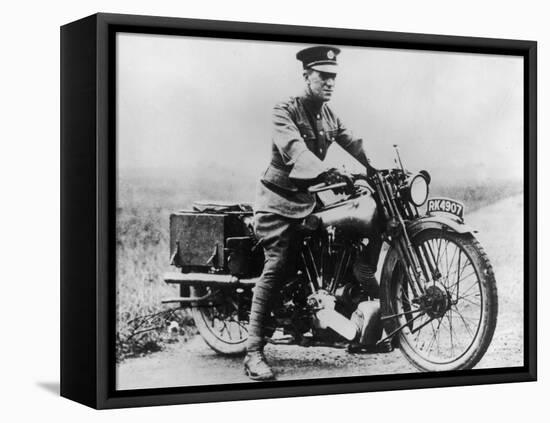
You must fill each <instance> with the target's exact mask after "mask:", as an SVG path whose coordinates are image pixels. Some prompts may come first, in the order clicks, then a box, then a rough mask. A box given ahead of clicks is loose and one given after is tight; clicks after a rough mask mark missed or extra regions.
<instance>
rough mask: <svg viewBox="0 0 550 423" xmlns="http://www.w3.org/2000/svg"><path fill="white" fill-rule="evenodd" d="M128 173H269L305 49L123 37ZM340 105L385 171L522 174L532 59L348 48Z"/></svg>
mask: <svg viewBox="0 0 550 423" xmlns="http://www.w3.org/2000/svg"><path fill="white" fill-rule="evenodd" d="M117 43H118V44H117V51H118V57H117V89H118V91H117V143H118V165H119V169H121V170H125V169H141V168H149V169H163V170H165V171H168V172H174V174H175V176H177V172H178V169H181V168H183V167H187V166H190V165H192V166H200V165H206V166H208V165H211V164H220V165H223V166H224V167H227V166H229V167H232V166H234V167H235V169H236V171H237V172H242V173H245V174H259V173H260V172H261V170H262V169H263V168H265V166H266V164H267V163H268V161H269V154H270V149H271V135H270V134H271V111H272V109H273V106H274V105H275V104H276V103H277V102H280V101H283V100H285V99H288V97H290V96H293V95H299V94H301V93H302V92H303V89H304V88H303V87H304V82H303V78H302V76H301V64H300V63H299V62H298V61H297V60H296V59H295V54H296V52H297V51H298V50H299V49H301V48H303V47H305V46H307V45H303V44H289V43H274V42H264V41H261V42H260V41H239V40H219V39H208V38H196V37H180V36H159V35H145V34H143V35H142V34H118V38H117ZM341 48H342V53H341V54H340V56H339V62H340V72H339V74H338V77H337V80H336V91H335V95H334V97H333V100H332V101H331V103H330V105H331V107H332V108H333V110H334V111H335V112H336V114H337V115H339V116H340V118H341V119H342V120H343V121H344V123H345V124H346V125H347V126H348V127H349V128H351V129H352V130H353V132H354V133H355V134H356V135H357V136H360V137H362V138H363V139H364V140H365V145H366V147H367V153H368V155H369V156H370V157H371V158H372V160H373V162H374V164H375V165H378V166H379V167H384V166H386V167H387V166H390V165H391V159H392V158H393V149H392V147H391V146H392V144H399V146H400V148H401V152H402V157H403V160H404V161H405V164H406V165H407V166H408V167H410V168H413V169H414V168H425V169H429V170H431V171H432V173H434V172H435V173H436V174H437V173H440V172H444V171H445V170H446V169H448V171H449V172H450V173H451V174H453V175H457V177H460V175H463V176H468V177H475V178H484V177H492V176H494V177H497V178H501V177H507V178H509V177H512V178H521V176H522V173H523V85H522V84H523V68H522V66H523V59H522V58H520V57H511V56H495V55H477V54H461V53H460V54H459V53H440V52H422V51H411V50H395V49H380V48H364V47H348V46H341Z"/></svg>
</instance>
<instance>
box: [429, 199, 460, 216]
mask: <svg viewBox="0 0 550 423" xmlns="http://www.w3.org/2000/svg"><path fill="white" fill-rule="evenodd" d="M426 212H427V213H428V214H433V213H447V214H451V215H453V216H456V217H458V218H459V219H460V220H464V204H462V203H461V202H460V201H456V200H451V199H450V198H430V199H429V200H428V203H427V208H426Z"/></svg>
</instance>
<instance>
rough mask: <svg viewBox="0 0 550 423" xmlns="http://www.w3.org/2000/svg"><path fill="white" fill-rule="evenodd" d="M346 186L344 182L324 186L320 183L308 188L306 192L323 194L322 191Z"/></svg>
mask: <svg viewBox="0 0 550 423" xmlns="http://www.w3.org/2000/svg"><path fill="white" fill-rule="evenodd" d="M347 185H348V184H346V183H345V182H339V183H337V184H332V185H325V184H324V183H320V184H317V185H313V186H311V187H309V188H308V189H307V190H308V191H309V192H311V193H316V192H323V191H328V190H331V189H336V188H344V187H346V186H347Z"/></svg>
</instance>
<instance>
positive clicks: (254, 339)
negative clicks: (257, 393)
mask: <svg viewBox="0 0 550 423" xmlns="http://www.w3.org/2000/svg"><path fill="white" fill-rule="evenodd" d="M262 282H263V281H262V280H260V281H259V282H258V283H257V284H256V286H255V288H254V295H253V297H252V306H251V308H250V321H249V324H248V340H247V344H246V350H247V354H246V357H245V359H244V370H245V373H246V375H247V376H248V377H249V378H251V379H254V380H270V379H273V378H274V377H275V375H274V373H273V371H272V370H271V368H270V367H269V365H268V364H267V361H266V359H265V356H264V354H263V349H264V346H265V338H264V328H265V323H266V320H267V317H268V315H269V312H270V309H269V303H270V297H271V292H270V291H271V290H270V287H269V286H268V285H267V284H265V283H262Z"/></svg>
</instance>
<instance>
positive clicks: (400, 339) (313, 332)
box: [163, 147, 498, 371]
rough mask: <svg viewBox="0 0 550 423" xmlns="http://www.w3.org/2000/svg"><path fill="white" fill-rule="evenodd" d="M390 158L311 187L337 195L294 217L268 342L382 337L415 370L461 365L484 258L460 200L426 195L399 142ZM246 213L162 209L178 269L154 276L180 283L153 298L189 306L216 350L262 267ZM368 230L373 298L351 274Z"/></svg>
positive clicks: (478, 352)
mask: <svg viewBox="0 0 550 423" xmlns="http://www.w3.org/2000/svg"><path fill="white" fill-rule="evenodd" d="M395 162H396V167H395V168H391V169H375V168H372V167H369V168H368V169H367V172H366V173H362V174H353V175H349V176H348V178H347V179H348V180H347V182H342V183H338V184H333V185H328V186H327V185H323V184H320V185H316V186H313V187H310V188H309V190H310V191H311V192H315V193H321V192H323V191H328V190H335V189H337V190H341V189H342V188H344V189H346V190H347V195H346V196H345V198H344V199H341V200H339V201H337V202H336V203H333V204H330V205H328V206H325V207H321V208H320V209H319V210H315V211H314V212H313V213H312V214H311V215H310V216H308V217H307V218H305V219H304V220H303V222H302V224H301V225H300V228H299V232H300V238H301V240H302V241H301V245H300V250H299V253H298V254H297V255H296V258H297V259H298V263H297V266H296V272H295V273H294V274H293V275H291V276H290V277H289V278H288V280H287V282H286V283H285V284H284V286H283V287H282V288H281V290H280V292H279V293H278V296H277V299H276V301H275V303H274V305H273V307H272V313H271V319H270V322H269V324H268V328H267V332H268V333H267V335H268V336H270V339H271V342H273V343H295V344H298V345H302V346H311V345H329V346H336V347H341V346H342V345H346V344H347V345H349V346H350V347H351V346H354V349H351V348H350V351H358V350H365V351H369V350H371V351H372V350H375V349H376V346H377V345H378V346H380V345H382V344H383V343H386V344H387V343H388V342H391V344H392V345H394V346H396V347H398V348H399V349H400V351H401V352H402V353H403V355H404V356H405V358H406V359H407V360H408V361H409V362H410V363H411V364H412V365H414V366H415V367H416V368H417V369H419V370H421V371H451V370H464V369H471V368H473V367H474V366H475V365H476V364H477V363H478V362H479V360H480V359H481V358H482V357H483V355H484V354H485V352H486V351H487V348H488V347H489V344H490V343H491V340H492V337H493V333H494V330H495V326H496V322H497V314H498V296H497V286H496V281H495V275H494V272H493V268H492V266H491V263H490V261H489V258H488V257H487V254H486V253H485V252H484V250H483V248H482V247H481V245H480V243H479V241H478V240H477V239H476V238H475V236H474V230H473V229H472V228H470V227H469V226H467V225H466V224H465V222H464V205H463V204H462V203H460V202H459V201H456V200H452V199H449V198H428V197H429V186H430V182H431V177H430V175H429V173H428V172H426V171H420V172H418V173H412V172H409V171H407V170H406V169H405V168H404V166H403V164H402V161H401V157H400V155H399V150H398V149H397V147H396V161H395ZM423 210H425V211H424V212H422V211H423ZM252 220H253V215H252V209H251V208H250V207H249V206H246V205H242V204H220V203H214V204H209V203H196V204H195V207H194V209H193V210H187V211H181V212H178V213H174V214H172V215H171V217H170V249H171V264H172V265H174V266H176V267H178V268H179V269H180V270H181V271H180V272H168V273H167V274H166V275H165V277H164V280H165V282H166V283H170V284H178V285H179V286H180V296H179V297H176V298H170V299H166V300H164V301H163V302H164V303H177V304H179V306H181V307H190V309H191V312H192V316H193V319H194V322H195V325H196V327H197V329H198V331H199V333H200V335H201V336H202V338H203V339H204V340H205V341H206V343H207V344H208V345H209V346H210V347H211V348H212V349H214V350H215V351H216V352H218V353H220V354H227V355H237V354H243V353H244V352H245V345H246V339H247V325H248V316H249V312H250V304H251V299H252V293H253V289H254V285H255V283H256V281H257V280H258V277H259V275H260V274H261V270H262V265H263V252H262V249H261V247H260V246H259V244H258V242H257V240H256V238H255V237H254V232H253V227H252ZM374 237H381V238H382V240H383V241H384V245H385V249H387V250H386V253H385V258H384V260H383V265H382V268H381V273H380V278H379V279H380V290H379V297H380V298H379V300H378V299H377V298H372V295H369V292H368V291H365V289H364V288H363V287H362V284H361V277H362V269H363V268H364V264H363V263H362V261H361V258H360V257H361V255H360V254H359V253H360V251H361V249H362V248H364V247H365V245H368V242H369V239H373V238H374ZM277 335H278V336H277Z"/></svg>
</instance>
